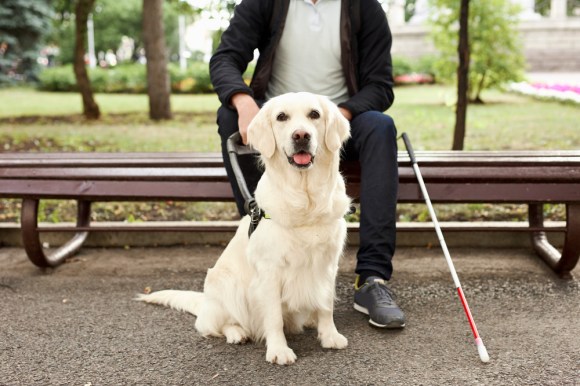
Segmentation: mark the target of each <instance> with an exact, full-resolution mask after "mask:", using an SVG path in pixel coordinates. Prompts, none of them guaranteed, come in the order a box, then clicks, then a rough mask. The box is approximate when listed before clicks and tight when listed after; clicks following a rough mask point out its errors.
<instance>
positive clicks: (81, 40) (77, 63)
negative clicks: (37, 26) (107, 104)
mask: <svg viewBox="0 0 580 386" xmlns="http://www.w3.org/2000/svg"><path fill="white" fill-rule="evenodd" d="M94 5H95V0H78V2H77V5H76V8H75V15H76V18H75V26H76V29H75V51H74V65H73V67H74V72H75V77H76V80H77V87H78V88H79V91H80V93H81V96H82V98H83V114H84V116H85V117H86V118H87V119H99V117H100V116H101V111H100V110H99V105H97V102H95V98H94V96H93V90H92V88H91V81H90V80H89V75H88V74H87V67H86V64H85V51H86V50H85V44H86V41H87V20H88V18H89V14H90V13H91V11H92V9H93V6H94Z"/></svg>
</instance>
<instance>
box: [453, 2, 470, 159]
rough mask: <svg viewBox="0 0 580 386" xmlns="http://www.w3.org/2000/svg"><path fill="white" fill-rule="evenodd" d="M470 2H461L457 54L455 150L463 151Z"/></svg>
mask: <svg viewBox="0 0 580 386" xmlns="http://www.w3.org/2000/svg"><path fill="white" fill-rule="evenodd" d="M468 27H469V0H461V8H460V12H459V45H458V47H457V53H458V56H459V66H457V106H456V107H455V131H454V133H453V146H452V149H453V150H463V142H464V141H465V126H466V120H467V98H468V95H467V93H468V90H469V28H468Z"/></svg>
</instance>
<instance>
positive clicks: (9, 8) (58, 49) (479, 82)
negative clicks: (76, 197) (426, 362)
mask: <svg viewBox="0 0 580 386" xmlns="http://www.w3.org/2000/svg"><path fill="white" fill-rule="evenodd" d="M235 4H236V2H235V1H231V0H205V1H204V0H199V1H197V0H191V1H178V0H172V1H160V0H143V1H141V0H128V1H123V2H119V1H114V0H78V1H73V0H55V1H48V0H40V1H34V2H31V1H27V0H6V1H3V3H2V5H0V16H1V17H0V85H1V87H0V152H58V151H67V152H69V151H82V152H93V151H95V152H103V151H104V152H139V151H159V152H203V151H219V137H218V135H217V133H216V124H215V111H216V110H217V108H218V106H219V101H218V100H217V97H216V96H215V94H214V93H213V89H212V85H211V82H210V80H209V72H208V64H207V62H208V60H209V58H210V57H211V53H212V52H213V50H215V48H216V45H217V43H218V42H219V37H220V34H221V32H222V31H223V30H224V28H226V27H227V24H228V21H229V19H230V18H231V16H232V14H233V10H234V7H235ZM382 4H383V8H384V9H385V12H386V13H387V17H388V19H389V24H390V26H391V30H392V33H393V50H392V55H393V65H394V66H393V67H394V68H393V71H394V75H395V81H396V86H395V95H396V100H395V103H394V105H393V106H392V107H391V108H390V109H389V111H388V113H389V114H390V115H392V116H393V117H394V118H395V121H396V122H397V126H398V129H399V131H400V132H403V131H404V132H407V133H408V134H409V135H410V137H411V139H412V141H413V143H414V146H415V148H417V149H419V150H441V149H450V148H451V146H452V140H453V136H454V130H455V129H454V125H455V109H456V102H457V90H456V70H457V64H458V59H457V44H458V29H459V23H458V17H459V5H460V2H459V1H452V0H432V1H424V0H407V1H403V0H385V1H382ZM156 5H157V6H156ZM83 18H84V19H83ZM80 19H82V20H86V23H82V26H86V30H84V31H83V30H82V29H81V30H80V31H79V28H78V25H77V24H78V20H80ZM159 27H161V29H159ZM152 31H153V32H155V31H156V32H157V33H156V34H155V33H153V32H152ZM151 35H155V36H151ZM469 37H470V51H471V61H470V72H469V81H470V87H469V90H468V96H469V99H470V102H471V103H470V104H469V106H468V108H467V125H466V129H465V135H464V144H463V146H462V148H463V149H464V150H555V149H561V150H566V149H579V148H580V129H579V128H578V122H580V75H579V74H580V1H578V0H537V1H533V0H532V1H527V0H485V1H483V0H479V1H476V0H472V1H470V17H469ZM147 39H149V41H148V42H147ZM147 44H149V46H148V48H149V49H148V50H146V45H147ZM79 47H80V56H79V51H78V50H79ZM75 49H76V51H75ZM75 53H76V54H75ZM154 54H156V55H154ZM75 55H76V56H75ZM159 58H161V59H159ZM75 60H76V61H77V62H76V63H77V66H78V65H80V66H82V67H83V68H85V69H87V71H88V72H87V74H88V79H89V81H90V82H89V86H90V90H89V91H90V92H91V95H92V96H91V97H92V99H93V101H94V104H95V105H96V106H97V107H98V114H97V115H95V113H94V108H93V111H92V112H91V111H90V109H88V107H87V105H86V104H83V99H82V98H81V94H82V93H84V92H86V90H83V87H79V85H80V83H79V77H78V75H75V71H74V67H75V65H74V63H75ZM79 60H80V62H79ZM150 65H151V66H156V67H149V66H150ZM252 70H253V66H252V64H250V66H249V67H248V71H247V72H246V78H247V80H248V82H249V80H250V78H251V73H252ZM154 71H165V73H166V75H164V76H163V77H158V76H157V77H151V78H148V74H149V75H150V76H151V74H157V73H158V72H154ZM164 77H166V82H165V83H163V82H160V79H161V80H163V79H164ZM159 107H160V108H159ZM437 209H438V211H439V212H440V216H441V219H442V220H444V221H445V220H448V221H460V220H466V219H467V220H496V221H518V220H525V219H526V213H527V208H526V207H525V206H520V205H488V204H466V205H453V206H449V205H440V206H438V208H437ZM545 212H546V213H545V216H546V218H547V219H550V220H561V219H562V218H563V216H564V213H563V208H562V207H561V206H559V205H546V206H545ZM75 213H76V208H75V205H74V203H69V202H58V201H51V200H46V201H43V202H42V204H41V218H40V220H41V221H45V222H60V221H73V220H74V218H75ZM19 216H20V203H19V201H16V200H9V199H1V200H0V221H1V222H8V223H10V222H18V221H19ZM93 216H94V218H93V219H94V220H101V221H125V222H136V221H137V222H138V221H151V220H178V221H189V220H232V219H237V216H238V215H237V213H236V210H235V207H234V205H233V204H230V203H209V204H208V203H178V202H165V203H158V202H157V203H105V204H97V205H95V209H94V214H93ZM399 219H400V220H401V221H428V220H429V216H428V212H427V210H426V208H424V206H423V205H411V204H405V205H400V206H399ZM350 220H352V221H356V220H357V217H356V214H355V215H354V216H353V217H352V218H351V219H350Z"/></svg>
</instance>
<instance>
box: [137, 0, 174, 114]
mask: <svg viewBox="0 0 580 386" xmlns="http://www.w3.org/2000/svg"><path fill="white" fill-rule="evenodd" d="M143 42H144V45H145V57H146V58H147V94H148V95H149V117H150V118H151V119H155V120H159V119H171V106H170V103H169V96H170V88H169V74H168V72H167V49H166V47H165V35H164V32H163V0H143Z"/></svg>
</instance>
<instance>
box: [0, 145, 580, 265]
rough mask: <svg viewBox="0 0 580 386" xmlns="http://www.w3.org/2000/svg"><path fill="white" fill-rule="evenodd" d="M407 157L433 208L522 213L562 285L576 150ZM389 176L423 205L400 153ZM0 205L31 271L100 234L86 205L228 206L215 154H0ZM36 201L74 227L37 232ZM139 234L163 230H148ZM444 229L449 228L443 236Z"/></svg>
mask: <svg viewBox="0 0 580 386" xmlns="http://www.w3.org/2000/svg"><path fill="white" fill-rule="evenodd" d="M416 154H417V160H418V162H419V166H420V168H421V171H422V174H423V178H424V180H425V183H426V185H427V189H428V191H429V195H430V196H431V200H432V201H433V202H434V203H523V204H527V205H528V206H529V226H528V227H524V228H521V230H522V231H525V232H529V233H530V235H531V240H532V245H533V247H534V249H535V251H536V252H537V254H538V255H539V256H540V257H541V258H542V259H543V260H544V261H545V262H546V263H547V264H548V265H549V266H550V267H551V268H552V269H553V270H554V271H555V272H557V273H558V274H560V275H561V276H569V272H570V271H571V270H572V269H573V268H574V267H575V266H576V264H577V262H578V258H579V256H580V151H550V152H547V151H546V152H537V151H481V152H473V151H464V152H452V151H423V152H421V151H418V152H416ZM342 166H343V173H344V174H345V176H346V178H347V186H348V192H349V194H350V195H351V196H352V197H357V196H358V192H359V183H360V175H359V169H358V165H357V164H356V163H347V164H343V165H342ZM399 174H400V178H399V179H400V187H399V202H401V203H423V197H422V195H421V192H420V188H419V186H418V184H417V182H416V179H415V175H414V174H413V170H412V167H411V164H410V161H409V158H408V156H407V155H406V153H404V152H400V153H399ZM0 197H3V198H17V199H22V214H21V231H22V239H23V244H24V248H25V250H26V253H27V255H28V257H29V258H30V260H31V261H32V262H33V263H34V264H36V265H37V266H39V267H48V266H57V265H59V264H61V263H62V262H63V261H64V260H65V259H66V258H67V257H69V256H72V255H73V254H74V253H75V252H77V251H78V250H79V248H80V247H81V246H82V244H83V242H84V241H85V239H86V237H87V235H88V234H89V232H94V231H99V230H103V228H102V227H101V228H99V227H98V226H97V227H95V226H94V225H91V221H90V213H91V203H92V202H103V201H156V200H174V201H232V200H233V195H232V191H231V188H230V185H229V182H228V180H227V177H226V174H225V170H224V168H223V161H222V157H221V154H218V153H193V154H192V153H171V154H167V153H125V154H123V153H118V154H115V153H44V154H37V153H4V154H0ZM41 199H67V200H70V199H72V200H77V202H78V208H77V209H78V217H77V224H76V226H74V227H56V228H55V227H51V228H50V229H46V228H44V229H43V228H39V226H38V204H39V200H41ZM544 203H562V204H565V205H566V222H565V224H566V225H565V226H564V227H546V226H544V221H543V210H542V208H543V204H544ZM121 229H122V230H129V229H130V226H125V225H123V226H122V227H120V228H119V230H121ZM466 229H467V230H477V231H481V230H486V231H500V232H501V231H505V228H501V227H499V228H498V227H488V228H485V229H482V228H481V227H474V228H473V229H471V228H469V227H467V228H465V227H462V230H466ZM49 230H50V231H53V232H54V231H69V232H74V233H75V235H74V237H72V238H71V239H70V241H69V242H68V243H66V244H65V245H63V246H61V247H60V248H58V249H55V250H53V251H52V253H50V254H49V255H48V256H47V255H46V254H45V251H44V249H43V247H42V243H41V241H40V238H39V236H40V232H43V231H49ZM106 230H109V231H110V230H111V228H107V229H106ZM139 230H142V228H139ZM148 230H172V228H171V227H169V228H168V227H163V229H161V228H157V227H148ZM175 230H191V231H195V230H201V228H200V227H199V226H198V227H191V229H188V228H183V227H179V228H176V229H175ZM205 230H211V227H208V228H207V229H205ZM449 230H453V229H444V231H449ZM511 230H513V229H511ZM549 231H550V232H564V233H565V238H564V247H563V251H562V253H560V252H559V251H557V250H556V249H555V248H554V247H553V246H552V245H551V244H550V243H549V242H548V240H547V238H546V232H549Z"/></svg>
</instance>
